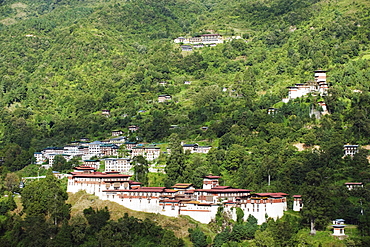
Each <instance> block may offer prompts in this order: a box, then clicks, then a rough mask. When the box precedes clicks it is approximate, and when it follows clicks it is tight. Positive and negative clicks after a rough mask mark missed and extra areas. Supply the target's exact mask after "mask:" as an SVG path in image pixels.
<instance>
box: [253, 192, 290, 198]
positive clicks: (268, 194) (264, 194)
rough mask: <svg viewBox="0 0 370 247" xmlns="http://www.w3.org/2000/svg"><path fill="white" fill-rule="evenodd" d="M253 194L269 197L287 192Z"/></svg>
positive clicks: (284, 194)
mask: <svg viewBox="0 0 370 247" xmlns="http://www.w3.org/2000/svg"><path fill="white" fill-rule="evenodd" d="M253 195H258V196H270V197H283V196H287V195H288V194H286V193H282V192H278V193H254V194H253Z"/></svg>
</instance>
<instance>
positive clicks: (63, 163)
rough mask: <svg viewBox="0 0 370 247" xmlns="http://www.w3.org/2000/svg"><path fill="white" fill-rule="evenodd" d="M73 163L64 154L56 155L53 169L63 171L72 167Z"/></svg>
mask: <svg viewBox="0 0 370 247" xmlns="http://www.w3.org/2000/svg"><path fill="white" fill-rule="evenodd" d="M71 167H72V166H71V164H70V163H69V162H67V160H66V159H65V158H64V157H63V155H55V157H54V162H53V170H54V171H59V172H63V171H66V170H69V169H71Z"/></svg>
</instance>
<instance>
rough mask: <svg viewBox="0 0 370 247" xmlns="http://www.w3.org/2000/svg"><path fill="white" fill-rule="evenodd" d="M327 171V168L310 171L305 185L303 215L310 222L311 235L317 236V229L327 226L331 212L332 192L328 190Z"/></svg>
mask: <svg viewBox="0 0 370 247" xmlns="http://www.w3.org/2000/svg"><path fill="white" fill-rule="evenodd" d="M325 171H326V169H325V168H321V169H318V170H317V171H310V172H309V173H307V176H306V178H305V181H306V182H305V183H304V185H303V193H302V199H303V201H304V205H303V208H302V211H301V213H302V215H303V216H304V217H306V218H307V219H308V220H309V222H310V227H311V232H310V234H311V235H315V234H316V229H323V228H324V227H325V226H326V223H327V222H328V212H330V210H331V209H330V208H331V207H330V206H331V202H330V197H329V193H330V192H329V191H328V190H327V181H328V178H327V177H326V174H327V173H326V172H325Z"/></svg>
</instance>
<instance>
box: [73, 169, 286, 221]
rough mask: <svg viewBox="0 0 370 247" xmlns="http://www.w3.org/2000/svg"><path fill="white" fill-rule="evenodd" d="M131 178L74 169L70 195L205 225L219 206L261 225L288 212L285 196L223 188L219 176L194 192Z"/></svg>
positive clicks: (180, 186)
mask: <svg viewBox="0 0 370 247" xmlns="http://www.w3.org/2000/svg"><path fill="white" fill-rule="evenodd" d="M130 177H131V176H130V175H123V174H118V172H105V173H99V172H94V171H91V170H88V169H87V168H85V169H84V170H83V171H78V170H75V172H73V173H71V176H69V179H68V187H67V191H68V192H73V193H76V192H77V191H79V190H85V191H86V192H88V193H91V194H95V195H97V196H99V197H100V198H101V199H104V200H111V201H114V202H117V203H119V204H121V205H123V206H125V207H127V208H130V209H133V210H137V211H144V212H151V213H160V214H163V215H167V216H173V217H176V216H179V215H188V216H190V217H192V218H194V219H196V220H198V221H200V222H202V223H209V222H210V221H211V220H213V219H215V216H216V213H217V210H218V208H219V207H223V208H224V211H225V212H228V213H229V215H230V216H231V217H232V218H233V219H234V220H236V217H237V216H236V210H233V208H235V207H239V208H241V209H242V210H243V212H244V219H245V220H246V219H247V218H248V216H249V215H253V216H254V217H256V218H257V220H258V224H262V223H263V222H265V221H266V215H268V217H271V218H274V219H277V218H278V217H279V218H280V217H282V216H283V214H284V211H285V210H287V202H286V196H287V194H285V193H254V194H251V190H246V189H235V188H231V187H229V186H220V185H219V182H218V179H219V178H220V177H218V176H212V175H210V176H205V177H204V180H203V188H202V189H195V188H194V186H193V185H192V184H189V183H180V184H176V185H174V186H173V187H172V189H167V188H165V187H141V185H140V183H138V182H133V181H130Z"/></svg>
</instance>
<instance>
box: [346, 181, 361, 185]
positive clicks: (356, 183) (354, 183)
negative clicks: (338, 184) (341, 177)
mask: <svg viewBox="0 0 370 247" xmlns="http://www.w3.org/2000/svg"><path fill="white" fill-rule="evenodd" d="M345 184H346V185H347V184H348V185H362V183H361V182H353V183H351V182H348V183H345Z"/></svg>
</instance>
